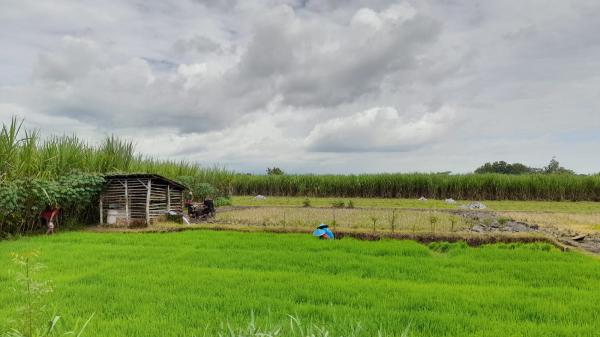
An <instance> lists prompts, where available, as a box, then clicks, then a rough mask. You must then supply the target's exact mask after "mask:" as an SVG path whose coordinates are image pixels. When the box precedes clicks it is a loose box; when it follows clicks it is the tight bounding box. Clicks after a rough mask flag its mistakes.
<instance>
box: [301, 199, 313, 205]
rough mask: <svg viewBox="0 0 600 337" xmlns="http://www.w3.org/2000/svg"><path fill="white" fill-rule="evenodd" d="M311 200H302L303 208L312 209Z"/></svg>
mask: <svg viewBox="0 0 600 337" xmlns="http://www.w3.org/2000/svg"><path fill="white" fill-rule="evenodd" d="M310 206H311V205H310V199H308V198H306V199H304V200H302V207H310Z"/></svg>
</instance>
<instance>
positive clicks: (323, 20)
mask: <svg viewBox="0 0 600 337" xmlns="http://www.w3.org/2000/svg"><path fill="white" fill-rule="evenodd" d="M599 17H600V2H599V1H597V0H591V1H586V0H581V1H567V0H540V1H537V0H496V1H491V0H481V1H476V0H472V1H469V0H464V1H463V0H460V1H459V0H422V1H384V0H371V1H362V0H280V1H275V0H240V1H237V0H205V1H201V0H176V1H175V0H143V1H142V0H140V1H112V0H107V1H95V0H94V1H91V0H90V1H85V0H83V1H63V0H53V1H37V0H31V1H30V0H0V121H2V122H6V121H9V120H10V118H11V117H12V116H17V117H19V118H23V119H24V120H25V125H26V127H28V128H33V129H38V130H39V131H40V132H41V134H42V135H45V136H48V135H52V134H59V135H60V134H67V135H71V134H76V135H78V136H80V137H82V138H85V139H87V140H89V141H90V142H91V143H97V142H100V141H101V140H102V139H103V138H104V137H106V136H107V135H117V136H120V137H123V138H124V139H127V140H131V141H133V142H134V143H135V144H136V149H137V150H138V151H139V152H141V153H143V154H146V155H149V156H153V157H156V158H164V159H175V160H187V161H192V162H198V163H200V164H202V165H219V166H224V167H227V168H229V169H232V170H236V171H239V172H252V173H260V172H264V171H265V169H266V168H267V167H273V166H278V167H280V168H282V169H283V170H284V171H286V172H291V173H292V172H293V173H372V172H416V171H419V172H441V171H452V172H455V173H463V172H471V171H473V170H474V169H475V168H477V167H478V166H480V165H481V164H483V163H484V162H488V161H495V160H505V161H508V162H523V163H525V164H527V165H530V166H535V167H542V166H544V165H546V164H547V163H548V162H549V161H550V159H551V158H552V157H553V156H556V157H557V159H558V160H559V161H560V162H561V164H562V165H563V166H565V167H568V168H571V169H574V170H575V171H577V172H580V173H592V172H600V34H598V32H600V20H598V18H599Z"/></svg>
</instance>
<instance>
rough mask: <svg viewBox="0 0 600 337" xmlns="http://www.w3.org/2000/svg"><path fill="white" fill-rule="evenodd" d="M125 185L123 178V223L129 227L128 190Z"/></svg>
mask: <svg viewBox="0 0 600 337" xmlns="http://www.w3.org/2000/svg"><path fill="white" fill-rule="evenodd" d="M127 185H128V184H127V180H125V223H126V224H127V227H129V191H128V190H127Z"/></svg>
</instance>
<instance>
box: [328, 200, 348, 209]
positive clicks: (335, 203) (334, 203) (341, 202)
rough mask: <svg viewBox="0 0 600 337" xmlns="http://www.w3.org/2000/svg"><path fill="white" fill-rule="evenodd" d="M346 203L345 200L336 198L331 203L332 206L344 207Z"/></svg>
mask: <svg viewBox="0 0 600 337" xmlns="http://www.w3.org/2000/svg"><path fill="white" fill-rule="evenodd" d="M344 206H345V204H344V201H343V200H336V201H334V202H332V203H331V207H333V208H344Z"/></svg>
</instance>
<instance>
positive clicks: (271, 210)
mask: <svg viewBox="0 0 600 337" xmlns="http://www.w3.org/2000/svg"><path fill="white" fill-rule="evenodd" d="M214 222H216V223H220V224H231V225H248V226H263V227H282V228H285V227H296V228H313V227H316V226H318V225H319V224H320V223H325V224H328V225H329V226H331V227H332V228H335V229H338V230H343V229H356V230H371V231H386V232H387V231H411V232H435V231H438V232H452V231H459V230H463V229H467V228H469V227H470V226H471V225H472V224H471V223H470V222H469V221H468V219H467V218H465V217H461V216H459V215H458V214H453V213H448V212H438V211H426V212H423V211H414V210H394V209H347V208H346V209H336V208H331V209H324V208H309V207H307V208H293V207H247V208H240V209H232V210H229V211H220V212H218V213H217V217H216V219H215V220H214Z"/></svg>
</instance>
